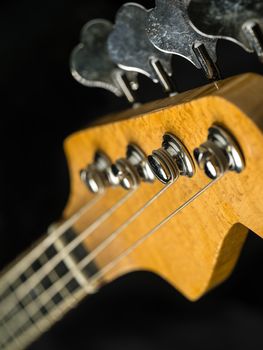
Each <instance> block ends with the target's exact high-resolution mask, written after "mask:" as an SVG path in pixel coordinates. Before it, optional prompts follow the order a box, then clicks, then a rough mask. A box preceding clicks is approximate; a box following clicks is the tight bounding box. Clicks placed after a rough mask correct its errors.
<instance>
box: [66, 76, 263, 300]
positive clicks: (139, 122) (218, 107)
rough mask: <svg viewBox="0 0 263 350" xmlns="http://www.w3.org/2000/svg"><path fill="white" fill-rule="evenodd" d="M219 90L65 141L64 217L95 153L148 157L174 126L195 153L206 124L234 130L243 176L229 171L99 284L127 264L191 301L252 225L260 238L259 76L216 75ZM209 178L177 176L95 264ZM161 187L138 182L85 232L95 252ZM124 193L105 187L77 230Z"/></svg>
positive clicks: (220, 276)
mask: <svg viewBox="0 0 263 350" xmlns="http://www.w3.org/2000/svg"><path fill="white" fill-rule="evenodd" d="M218 87H219V88H218V90H217V89H216V88H215V86H214V85H210V86H208V87H203V88H200V89H197V90H194V91H192V92H187V93H183V94H181V95H179V96H175V97H173V98H169V99H167V100H164V101H159V102H155V103H153V104H150V105H147V106H144V107H141V108H139V109H137V110H133V111H128V112H126V113H122V114H120V115H117V116H114V117H112V116H110V117H109V118H105V120H103V121H101V123H100V124H99V125H94V126H92V127H90V128H89V129H87V130H83V131H80V132H78V133H76V134H75V135H73V136H71V137H69V138H68V139H67V140H66V142H65V151H66V155H67V158H68V163H69V168H70V173H71V189H72V190H71V197H70V200H69V203H68V206H67V208H66V210H65V213H64V216H65V218H67V217H69V216H71V215H72V214H73V213H74V212H75V211H76V210H78V209H79V208H80V207H81V206H82V205H83V204H84V203H86V202H87V201H88V200H90V199H91V198H92V195H91V194H89V192H88V191H87V188H86V187H85V185H84V184H83V183H82V182H81V180H80V177H79V172H80V170H81V169H82V168H84V167H86V166H87V164H89V163H91V162H92V160H93V156H94V153H95V152H96V151H97V150H102V151H105V152H106V153H107V154H108V155H109V157H110V158H111V159H112V161H113V162H114V161H116V159H118V158H120V157H123V156H125V150H126V147H127V145H128V144H129V143H134V144H137V145H138V146H140V147H141V148H142V150H143V151H144V152H145V153H146V154H147V155H148V154H151V153H152V151H153V150H155V149H158V148H160V145H161V142H162V138H163V135H164V134H165V133H166V132H171V133H173V134H174V135H176V136H177V137H178V138H179V139H180V140H181V141H182V142H183V143H184V145H185V146H186V147H187V149H188V150H189V152H190V154H192V155H193V151H194V149H195V148H196V147H198V146H199V145H200V144H202V143H203V142H204V141H206V139H207V133H208V129H209V128H210V127H211V126H212V125H213V124H218V125H221V126H223V127H224V128H225V129H227V130H229V131H230V132H231V134H232V135H233V136H234V137H235V139H236V140H237V142H238V144H239V146H240V148H241V149H242V152H243V155H244V159H245V164H246V166H245V170H244V171H243V172H242V173H240V174H236V173H230V172H229V173H227V174H226V175H225V176H224V177H223V178H222V179H220V180H219V181H218V182H217V183H216V184H215V185H214V186H213V187H211V188H210V189H209V190H208V191H207V192H205V193H204V194H203V195H202V196H201V197H199V198H198V199H197V200H196V201H194V202H193V203H192V204H191V205H189V206H188V207H187V208H185V209H184V210H183V211H182V212H181V213H179V214H178V215H177V216H176V217H174V218H173V219H172V220H171V221H169V223H168V224H166V225H165V226H164V227H162V228H161V229H160V230H159V231H158V232H156V233H155V234H154V235H153V236H152V237H151V238H149V239H148V240H146V241H145V242H144V243H143V244H142V245H141V246H140V247H139V248H137V249H136V250H135V251H133V253H131V254H130V255H129V256H128V257H126V258H125V259H123V260H122V261H121V262H120V263H119V264H118V265H117V266H116V267H115V268H114V269H113V270H112V271H111V272H110V273H108V274H107V275H106V276H105V281H106V282H108V281H111V280H113V279H115V278H117V277H119V276H121V275H123V274H124V273H127V272H129V271H134V270H149V271H153V272H155V273H157V274H159V275H161V276H162V277H163V278H165V279H166V280H167V281H169V282H170V283H172V284H173V285H174V286H175V287H176V288H177V289H178V290H179V291H181V292H182V293H183V294H184V295H185V296H186V297H188V298H189V299H191V300H196V299H198V298H200V297H201V296H202V295H203V294H204V293H205V292H207V291H208V290H210V289H211V288H213V287H214V286H216V285H217V284H219V283H220V282H222V281H223V280H224V279H225V278H226V277H228V276H229V274H230V273H231V271H232V270H233V267H234V266H235V264H236V261H237V259H238V256H239V254H240V250H241V248H242V246H243V244H244V242H245V239H246V236H247V232H248V230H249V229H250V230H252V231H253V232H255V233H256V234H258V235H259V236H261V237H263V224H262V216H263V199H262V198H263V196H262V191H263V177H262V174H263V157H262V152H263V133H262V131H263V108H262V91H263V78H262V77H259V76H256V75H252V74H247V75H243V76H238V77H235V78H231V79H228V80H226V81H222V82H219V83H218ZM208 182H209V179H207V177H206V176H205V175H204V173H203V171H201V170H200V169H198V166H196V174H195V176H194V177H192V178H184V177H181V178H180V179H179V180H178V182H176V183H175V184H174V185H173V186H172V187H171V188H170V189H169V190H168V191H167V192H166V193H165V194H164V195H163V196H161V197H160V198H159V199H158V200H157V201H156V202H154V203H153V204H152V205H151V206H150V207H149V208H148V209H147V210H145V212H144V213H143V214H142V215H141V216H140V217H139V218H138V219H137V220H136V221H135V222H134V223H132V224H131V225H129V226H128V228H127V229H126V230H125V231H124V232H122V234H121V235H120V236H119V238H118V239H116V240H115V241H114V243H113V244H111V245H110V247H109V248H108V249H107V250H105V252H103V253H102V254H100V255H99V257H98V258H97V259H96V263H97V265H98V266H99V267H103V266H104V265H105V264H107V263H108V262H109V261H110V260H111V259H114V257H115V256H116V255H118V254H120V253H121V252H122V251H123V250H124V249H126V248H127V247H128V246H130V245H131V244H132V243H133V242H134V241H135V240H136V239H138V238H139V237H141V236H142V235H143V234H145V233H147V232H148V231H149V230H150V229H151V228H152V227H154V226H155V225H156V224H158V223H159V222H160V221H161V220H162V219H163V218H165V217H166V216H168V215H169V214H170V213H171V212H172V211H173V210H174V209H176V208H177V207H179V206H180V205H181V204H183V203H184V202H185V201H187V200H188V199H189V198H190V197H191V196H192V195H194V194H195V193H196V192H198V191H199V190H200V189H201V188H203V187H204V186H205V185H206V184H207V183H208ZM161 187H162V184H161V183H159V182H157V181H156V182H155V183H154V184H141V185H140V187H139V189H138V190H137V191H136V192H135V193H134V195H133V196H132V197H131V198H130V199H129V201H128V202H127V203H126V204H125V205H123V206H122V207H121V208H120V209H119V210H118V211H117V212H116V213H114V215H112V217H111V218H110V219H109V220H107V221H106V222H105V223H104V224H103V225H102V226H100V228H99V229H97V230H96V231H95V232H94V234H93V235H92V236H91V237H89V239H87V241H86V242H85V243H86V245H87V247H88V249H89V250H92V249H94V248H95V247H96V246H97V244H99V243H100V242H101V241H102V240H103V239H105V238H106V237H107V236H108V235H109V234H110V233H111V232H112V231H113V230H114V229H116V227H118V226H119V225H121V224H122V223H123V222H124V221H125V220H127V219H128V218H129V216H130V215H131V214H133V213H134V212H135V211H136V210H138V209H139V208H140V207H141V206H142V205H143V204H144V203H145V202H146V201H147V200H149V199H150V198H151V197H152V196H153V195H154V194H155V193H156V192H158V190H160V188H161ZM123 194H124V190H122V189H120V188H118V189H109V190H108V191H107V192H106V194H105V195H104V197H103V198H102V199H101V200H100V201H99V203H98V205H96V206H95V207H94V208H93V209H92V210H91V211H89V213H88V214H87V215H86V216H85V218H83V219H82V220H81V221H80V223H79V224H78V225H77V226H76V227H75V228H76V230H77V231H78V232H81V230H83V229H84V228H85V227H86V226H87V224H89V223H91V222H92V221H93V220H94V218H96V216H98V215H99V213H102V212H103V211H104V210H106V208H109V207H110V206H111V205H113V203H114V202H116V201H117V200H118V198H120V197H121V196H122V195H123Z"/></svg>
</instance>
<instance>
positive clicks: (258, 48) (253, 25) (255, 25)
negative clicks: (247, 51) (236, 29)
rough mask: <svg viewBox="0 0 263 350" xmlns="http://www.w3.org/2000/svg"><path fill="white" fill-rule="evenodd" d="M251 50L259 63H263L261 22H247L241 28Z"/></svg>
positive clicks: (262, 28) (262, 23)
mask: <svg viewBox="0 0 263 350" xmlns="http://www.w3.org/2000/svg"><path fill="white" fill-rule="evenodd" d="M242 29H243V32H244V33H245V35H246V37H247V40H248V41H249V43H250V46H251V48H252V49H253V51H255V53H256V54H257V56H258V58H259V60H260V62H261V63H263V21H261V23H260V22H256V21H253V20H250V21H247V22H246V23H244V24H243V26H242Z"/></svg>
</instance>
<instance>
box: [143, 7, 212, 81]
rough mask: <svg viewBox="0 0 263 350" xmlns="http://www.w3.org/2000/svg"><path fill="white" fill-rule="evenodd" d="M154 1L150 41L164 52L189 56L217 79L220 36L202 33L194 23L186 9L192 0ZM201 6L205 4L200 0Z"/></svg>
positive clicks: (149, 21) (148, 27) (150, 18)
mask: <svg viewBox="0 0 263 350" xmlns="http://www.w3.org/2000/svg"><path fill="white" fill-rule="evenodd" d="M197 1H198V0H197ZM155 3H156V7H155V8H154V9H152V10H150V11H149V14H148V16H147V17H148V18H147V21H146V31H147V34H148V37H149V39H150V41H151V43H152V44H153V45H154V46H155V47H156V48H158V49H159V50H161V51H163V52H166V53H170V54H174V55H179V56H182V57H184V58H186V59H187V60H188V61H190V62H191V63H192V64H194V65H195V66H196V67H197V68H198V69H201V68H203V70H204V72H205V74H206V76H207V78H208V79H217V78H218V77H219V75H218V68H217V67H216V60H217V56H216V46H217V39H216V38H213V37H207V36H204V35H202V34H200V32H198V31H196V30H195V29H194V27H193V26H192V25H191V23H190V18H189V16H188V12H187V7H188V5H189V3H190V0H184V1H174V0H155ZM199 6H200V7H202V5H200V0H199Z"/></svg>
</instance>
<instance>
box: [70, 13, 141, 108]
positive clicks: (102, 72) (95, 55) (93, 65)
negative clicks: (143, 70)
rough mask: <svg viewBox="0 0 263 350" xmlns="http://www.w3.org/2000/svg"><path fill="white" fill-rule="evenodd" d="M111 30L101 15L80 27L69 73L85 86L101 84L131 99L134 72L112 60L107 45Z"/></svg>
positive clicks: (100, 85) (133, 88)
mask: <svg viewBox="0 0 263 350" xmlns="http://www.w3.org/2000/svg"><path fill="white" fill-rule="evenodd" d="M111 31H112V24H111V23H110V22H108V21H106V20H102V19H97V20H93V21H90V22H88V23H87V24H86V25H85V26H84V27H83V29H82V32H81V38H80V41H81V42H80V44H79V45H78V46H77V47H76V48H75V49H74V50H73V52H72V54H71V59H70V68H71V73H72V75H73V77H74V78H75V79H76V80H77V81H78V82H79V83H80V84H82V85H84V86H89V87H100V88H104V89H106V90H109V91H111V92H112V93H114V94H115V95H116V96H118V97H122V96H126V98H127V100H128V101H129V102H130V103H134V102H135V100H136V97H135V93H134V90H136V89H137V88H138V82H137V73H135V72H129V73H127V72H125V71H124V70H122V69H121V68H119V67H117V66H116V64H115V63H114V62H112V60H111V58H110V56H109V54H108V48H107V39H108V37H109V35H110V33H111Z"/></svg>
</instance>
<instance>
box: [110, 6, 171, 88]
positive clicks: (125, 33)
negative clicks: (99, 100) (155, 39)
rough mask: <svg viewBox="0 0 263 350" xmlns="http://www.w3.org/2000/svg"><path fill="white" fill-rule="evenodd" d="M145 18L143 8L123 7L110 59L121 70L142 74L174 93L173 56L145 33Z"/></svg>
mask: <svg viewBox="0 0 263 350" xmlns="http://www.w3.org/2000/svg"><path fill="white" fill-rule="evenodd" d="M146 18H147V10H146V9H145V8H144V7H143V6H141V5H138V4H133V3H129V4H125V5H123V6H122V7H121V8H120V10H119V11H118V13H117V16H116V24H115V26H114V29H113V31H112V33H111V34H110V36H109V39H108V49H109V53H110V56H111V58H112V60H113V61H114V62H115V63H116V64H117V65H118V66H119V67H121V68H123V69H125V70H128V71H129V70H130V71H136V72H139V73H142V74H144V75H146V76H147V77H149V78H151V79H152V80H153V81H154V82H155V83H158V82H159V83H161V84H162V86H163V88H164V90H165V91H166V92H168V93H173V92H175V86H174V84H173V82H172V80H171V78H170V76H171V75H172V67H171V59H172V56H171V55H170V54H166V53H163V52H160V51H159V50H157V49H156V48H155V47H154V46H153V45H152V44H151V42H150V41H149V39H148V36H147V33H146V31H145V22H146Z"/></svg>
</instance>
